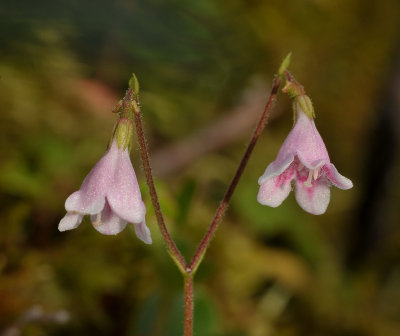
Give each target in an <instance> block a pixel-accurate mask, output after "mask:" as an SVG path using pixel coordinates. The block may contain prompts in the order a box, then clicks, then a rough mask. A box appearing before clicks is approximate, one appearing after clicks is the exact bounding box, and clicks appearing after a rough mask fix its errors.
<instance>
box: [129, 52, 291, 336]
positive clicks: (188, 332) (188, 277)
mask: <svg viewBox="0 0 400 336" xmlns="http://www.w3.org/2000/svg"><path fill="white" fill-rule="evenodd" d="M289 62H290V54H289V55H288V56H287V57H286V58H285V59H284V61H283V62H282V64H281V66H280V68H279V71H278V75H277V76H275V79H274V81H273V83H272V88H271V92H270V95H269V97H268V100H267V103H266V105H265V108H264V111H263V112H262V115H261V117H260V119H259V121H258V123H257V126H256V128H255V130H254V132H253V135H252V137H251V139H250V142H249V143H248V145H247V148H246V151H245V152H244V154H243V157H242V159H241V161H240V163H239V165H238V168H237V170H236V172H235V174H234V177H233V179H232V181H231V183H230V184H229V186H228V188H227V191H226V193H225V195H224V197H223V199H222V201H221V203H220V205H219V206H218V208H217V211H216V213H215V216H214V218H213V220H212V221H211V223H210V225H209V227H208V229H207V231H206V233H205V235H204V237H203V239H202V240H201V242H200V244H199V245H198V247H197V249H196V251H195V253H194V255H193V257H192V259H191V260H190V262H189V263H187V262H186V260H185V258H184V257H183V256H182V254H181V253H180V251H179V249H178V248H177V246H176V244H175V242H174V241H173V239H172V237H171V235H170V233H169V232H168V229H167V227H166V225H165V220H164V216H163V214H162V211H161V207H160V203H159V200H158V196H157V191H156V187H155V185H154V179H153V176H152V170H151V165H150V159H149V154H148V151H147V143H146V139H145V135H144V132H143V122H142V116H141V109H140V102H139V96H138V92H139V89H138V88H139V86H138V85H139V84H138V81H137V78H136V76H135V75H133V77H132V79H131V81H130V83H133V85H132V86H131V87H130V89H129V90H128V91H127V94H126V96H125V98H124V100H123V104H129V105H130V106H131V109H132V111H133V115H134V120H135V124H136V132H137V136H138V141H139V146H140V153H141V158H142V161H143V167H144V172H145V175H146V181H147V185H148V187H149V191H150V196H151V201H152V204H153V207H154V211H155V214H156V218H157V223H158V226H159V229H160V231H161V235H162V238H163V240H164V242H165V245H166V247H167V251H168V253H169V255H170V256H171V258H172V260H173V261H174V262H175V264H176V265H177V267H178V269H179V270H180V272H181V273H182V275H183V280H184V314H185V316H184V336H192V335H193V313H194V296H193V293H194V286H193V277H194V274H195V273H196V271H197V269H198V267H199V265H200V263H201V261H202V259H203V257H204V255H205V253H206V251H207V249H208V247H209V245H210V242H211V240H212V238H213V237H214V235H215V232H216V230H217V229H218V226H219V223H220V222H221V219H222V217H223V215H224V214H225V212H226V210H227V209H228V205H229V202H230V200H231V198H232V195H233V193H234V191H235V189H236V186H237V184H238V182H239V180H240V178H241V176H242V174H243V172H244V169H245V168H246V165H247V163H248V161H249V158H250V156H251V154H252V152H253V149H254V147H255V145H256V143H257V140H258V138H259V136H260V134H261V132H262V130H263V129H264V126H265V125H266V123H267V121H268V116H269V114H270V112H271V110H272V108H273V105H274V102H275V100H276V96H277V93H278V90H279V87H280V84H281V81H282V76H283V74H284V72H285V71H286V68H287V67H288V65H289ZM124 106H126V105H124Z"/></svg>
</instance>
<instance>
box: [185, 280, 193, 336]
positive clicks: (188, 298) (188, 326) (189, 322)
mask: <svg viewBox="0 0 400 336" xmlns="http://www.w3.org/2000/svg"><path fill="white" fill-rule="evenodd" d="M184 282H185V283H184V287H185V288H184V295H185V322H184V333H183V335H184V336H192V335H193V313H194V298H193V276H192V274H189V275H187V276H185V277H184Z"/></svg>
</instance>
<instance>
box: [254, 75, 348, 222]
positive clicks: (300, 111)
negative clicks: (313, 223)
mask: <svg viewBox="0 0 400 336" xmlns="http://www.w3.org/2000/svg"><path fill="white" fill-rule="evenodd" d="M283 91H284V92H287V93H289V95H291V96H292V98H293V99H294V102H293V110H294V117H295V118H294V119H295V124H294V127H293V129H292V130H291V131H290V133H289V135H288V136H287V138H286V140H285V141H284V143H283V144H282V146H281V149H280V150H279V153H278V156H277V158H276V159H275V161H273V162H272V163H271V164H269V165H268V167H267V169H266V170H265V173H264V174H263V175H262V176H261V177H260V178H259V180H258V183H259V184H260V190H259V193H258V197H257V200H258V202H260V203H261V204H263V205H268V206H271V207H277V206H279V205H280V204H281V203H282V202H283V201H284V200H285V199H286V197H287V196H288V195H289V193H290V191H291V189H292V187H291V183H292V181H294V184H295V196H296V200H297V203H298V204H299V205H300V206H301V207H302V208H303V209H304V210H305V211H307V212H309V213H311V214H314V215H321V214H323V213H324V212H325V211H326V208H327V207H328V204H329V200H330V186H331V185H334V186H335V187H337V188H340V189H350V188H351V187H352V186H353V184H352V182H351V181H350V180H349V179H348V178H346V177H344V176H342V175H340V174H339V172H338V171H337V169H336V168H335V166H334V165H333V164H332V163H331V162H330V159H329V155H328V152H327V150H326V147H325V144H324V142H323V140H322V138H321V136H320V134H319V132H318V130H317V128H316V127H315V123H314V117H315V113H314V109H313V106H312V103H311V100H310V98H309V97H308V96H307V95H306V94H305V93H304V89H303V87H302V86H301V85H300V84H298V83H297V82H295V81H294V80H293V78H292V77H291V76H289V81H288V83H287V85H286V86H285V87H284V88H283Z"/></svg>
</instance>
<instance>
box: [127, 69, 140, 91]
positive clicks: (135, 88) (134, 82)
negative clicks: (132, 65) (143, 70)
mask: <svg viewBox="0 0 400 336" xmlns="http://www.w3.org/2000/svg"><path fill="white" fill-rule="evenodd" d="M129 88H130V89H133V93H134V94H135V95H138V94H139V89H140V87H139V81H138V79H137V77H136V75H135V74H134V73H133V74H132V77H131V79H130V80H129Z"/></svg>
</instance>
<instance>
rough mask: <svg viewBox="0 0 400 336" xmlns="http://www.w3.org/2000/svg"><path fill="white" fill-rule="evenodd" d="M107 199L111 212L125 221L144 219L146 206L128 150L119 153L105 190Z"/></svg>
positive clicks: (133, 221)
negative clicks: (112, 175)
mask: <svg viewBox="0 0 400 336" xmlns="http://www.w3.org/2000/svg"><path fill="white" fill-rule="evenodd" d="M107 201H108V202H109V204H110V206H111V208H112V210H113V212H115V214H116V215H118V216H119V217H120V218H122V219H124V220H125V221H127V222H130V223H141V222H142V221H143V220H144V216H145V214H146V207H145V205H144V203H143V201H142V196H141V195H140V189H139V185H138V182H137V179H136V174H135V171H134V170H133V167H132V163H131V160H130V158H129V153H128V150H125V151H120V153H119V157H118V163H117V165H116V168H115V174H114V178H113V183H112V184H111V185H110V187H109V190H108V192H107Z"/></svg>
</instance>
